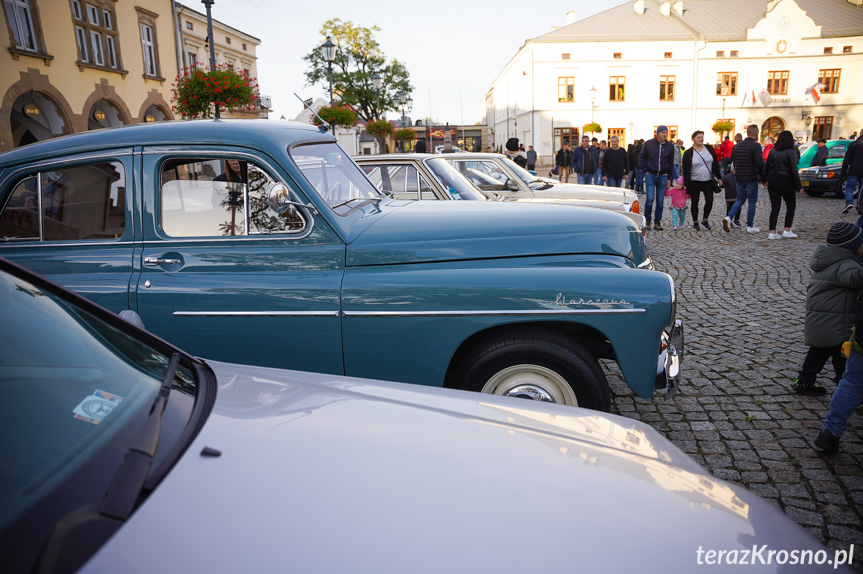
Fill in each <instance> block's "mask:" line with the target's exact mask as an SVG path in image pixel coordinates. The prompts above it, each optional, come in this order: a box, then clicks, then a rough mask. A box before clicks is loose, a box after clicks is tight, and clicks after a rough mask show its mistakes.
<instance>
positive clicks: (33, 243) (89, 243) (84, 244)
mask: <svg viewBox="0 0 863 574" xmlns="http://www.w3.org/2000/svg"><path fill="white" fill-rule="evenodd" d="M66 241H68V243H59V242H54V241H36V240H35V239H32V238H31V239H30V243H26V244H25V243H24V240H21V241H20V242H17V241H3V240H0V249H2V248H3V247H7V246H12V245H14V246H15V247H40V248H42V249H48V248H51V247H96V246H102V245H104V246H110V247H114V246H116V245H135V242H134V241H117V242H114V241H113V240H111V239H103V240H102V241H100V242H98V243H96V242H93V241H75V240H74V239H68V240H66Z"/></svg>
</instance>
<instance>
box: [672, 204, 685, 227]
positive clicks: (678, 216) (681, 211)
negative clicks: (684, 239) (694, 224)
mask: <svg viewBox="0 0 863 574" xmlns="http://www.w3.org/2000/svg"><path fill="white" fill-rule="evenodd" d="M684 223H686V208H685V207H672V208H671V226H672V227H677V226H678V225H679V226H680V227H683V224H684Z"/></svg>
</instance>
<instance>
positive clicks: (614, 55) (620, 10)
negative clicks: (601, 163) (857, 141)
mask: <svg viewBox="0 0 863 574" xmlns="http://www.w3.org/2000/svg"><path fill="white" fill-rule="evenodd" d="M567 20H568V21H569V23H568V24H567V25H566V26H563V27H561V28H558V29H555V30H553V31H552V32H550V33H548V34H545V35H543V36H539V37H537V38H533V39H531V40H528V41H527V42H525V44H524V45H523V46H522V47H521V48H520V49H519V50H518V52H517V53H516V54H515V56H514V57H513V58H512V59H511V60H510V61H509V63H508V64H507V65H506V67H505V68H504V69H503V71H501V73H500V74H499V75H498V77H497V78H496V79H495V80H494V82H493V83H492V87H491V89H490V90H489V91H488V93H487V94H486V96H485V99H484V101H483V102H482V114H483V117H485V119H486V122H487V124H488V126H489V132H490V133H489V138H490V141H491V144H492V145H502V144H503V143H505V141H506V139H507V138H509V137H518V138H519V140H520V141H521V143H524V144H525V145H533V146H534V147H535V148H536V149H537V151H538V152H539V153H540V157H541V158H542V160H541V162H542V163H544V164H549V163H550V162H551V159H552V157H553V154H554V152H555V150H557V149H559V148H560V147H561V145H562V143H563V142H564V141H566V140H568V139H569V140H572V141H576V145H577V143H578V140H577V139H574V138H578V137H579V135H580V134H581V132H582V131H583V129H582V128H583V126H584V125H585V124H588V123H590V122H591V121H592V119H593V120H595V121H596V123H598V124H600V125H601V126H602V132H601V134H595V135H597V137H599V138H600V139H607V138H608V137H610V136H611V135H613V134H617V135H618V136H620V139H621V142H622V145H625V144H627V143H630V142H631V141H632V140H633V139H635V138H639V139H647V138H650V137H652V136H653V132H654V129H655V127H656V126H657V125H660V124H664V125H667V126H668V127H669V131H670V132H671V133H670V134H669V137H677V136H679V137H680V139H682V140H683V141H684V142H685V143H686V144H687V145H688V144H689V143H690V135H691V134H692V132H693V131H695V130H696V129H700V130H703V131H705V132H706V134H707V138H706V139H707V141H714V140H718V139H719V137H720V136H719V135H718V134H714V133H712V126H713V124H714V123H715V122H716V121H717V120H720V119H727V120H729V121H731V122H732V123H733V124H734V132H742V131H744V130H745V127H746V126H747V125H749V124H753V123H754V124H758V125H759V126H762V133H763V134H765V135H766V134H775V133H777V132H779V131H781V130H784V129H787V130H790V131H792V132H793V133H795V135H797V136H798V139H801V140H802V141H807V140H810V139H813V138H815V137H820V136H823V137H826V138H828V139H829V138H833V139H837V138H839V137H848V136H850V135H851V134H852V132H855V131H856V132H859V131H860V129H861V128H863V105H861V104H863V0H770V1H768V0H682V1H674V2H670V1H665V2H663V1H661V0H634V1H632V2H629V3H627V4H623V5H621V6H618V7H616V8H612V9H610V10H606V11H605V12H602V13H600V14H597V15H595V16H592V17H590V18H586V19H584V20H581V21H577V22H576V21H574V13H572V12H570V13H569V14H567ZM819 83H820V84H824V86H825V87H823V88H822V89H821V90H820V92H816V93H815V94H814V95H813V94H812V92H811V91H808V90H809V88H811V87H812V86H814V85H816V84H819ZM819 95H820V102H818V101H816V100H817V98H818V97H819ZM753 100H754V101H753ZM588 135H593V134H588Z"/></svg>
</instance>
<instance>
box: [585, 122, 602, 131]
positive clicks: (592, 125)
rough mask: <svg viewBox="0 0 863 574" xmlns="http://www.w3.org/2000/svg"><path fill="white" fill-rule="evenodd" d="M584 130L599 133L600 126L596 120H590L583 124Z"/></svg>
mask: <svg viewBox="0 0 863 574" xmlns="http://www.w3.org/2000/svg"><path fill="white" fill-rule="evenodd" d="M584 131H585V132H590V133H592V134H601V133H602V126H601V125H599V124H598V123H596V122H590V123H589V124H585V126H584Z"/></svg>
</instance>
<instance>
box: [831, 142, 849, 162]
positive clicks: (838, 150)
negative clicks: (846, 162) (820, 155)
mask: <svg viewBox="0 0 863 574" xmlns="http://www.w3.org/2000/svg"><path fill="white" fill-rule="evenodd" d="M846 149H848V147H847V146H846V145H845V144H836V145H834V146H833V147H831V148H830V151H829V152H828V153H827V158H828V159H829V158H836V157H845V150H846Z"/></svg>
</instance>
